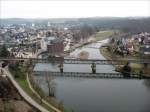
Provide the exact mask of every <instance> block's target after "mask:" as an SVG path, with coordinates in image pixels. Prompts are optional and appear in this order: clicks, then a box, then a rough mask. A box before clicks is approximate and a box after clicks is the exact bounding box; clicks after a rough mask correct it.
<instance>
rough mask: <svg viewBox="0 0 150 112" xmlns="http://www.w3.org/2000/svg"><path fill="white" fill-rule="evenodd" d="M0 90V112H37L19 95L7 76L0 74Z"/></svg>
mask: <svg viewBox="0 0 150 112" xmlns="http://www.w3.org/2000/svg"><path fill="white" fill-rule="evenodd" d="M4 84H5V85H4ZM0 90H1V91H0V112H12V111H13V112H29V111H32V112H39V111H38V110H37V109H36V108H34V107H33V106H32V105H30V104H29V103H28V102H26V101H25V100H24V99H23V98H22V97H21V95H20V94H19V92H18V91H17V89H16V88H15V87H14V86H13V84H12V83H11V81H10V80H9V78H8V77H7V76H6V77H4V76H0Z"/></svg>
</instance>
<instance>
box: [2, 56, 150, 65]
mask: <svg viewBox="0 0 150 112" xmlns="http://www.w3.org/2000/svg"><path fill="white" fill-rule="evenodd" d="M20 60H31V61H32V62H33V63H60V62H63V63H66V64H91V63H93V62H94V63H96V64H109V65H110V64H124V63H126V62H131V63H147V64H150V60H148V59H140V60H133V59H132V60H131V59H126V60H117V59H116V60H94V59H85V60H80V59H63V58H60V57H56V58H51V59H39V58H0V61H20Z"/></svg>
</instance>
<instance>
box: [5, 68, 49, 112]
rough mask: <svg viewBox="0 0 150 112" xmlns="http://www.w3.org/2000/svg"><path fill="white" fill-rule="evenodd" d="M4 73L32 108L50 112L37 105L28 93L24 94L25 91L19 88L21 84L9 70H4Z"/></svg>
mask: <svg viewBox="0 0 150 112" xmlns="http://www.w3.org/2000/svg"><path fill="white" fill-rule="evenodd" d="M3 71H4V73H5V74H6V75H7V77H8V78H9V79H10V81H11V82H12V84H13V85H14V86H15V87H16V89H17V90H18V92H19V93H20V95H21V96H22V97H23V98H24V99H25V100H26V101H27V102H28V103H29V104H31V105H32V106H34V107H35V108H37V109H38V110H40V111H41V112H49V111H48V110H46V109H45V108H43V107H42V106H41V105H39V104H38V103H36V102H35V101H34V100H33V99H32V98H31V97H30V96H29V95H28V94H27V93H25V92H24V90H23V89H22V88H21V87H20V86H19V84H18V83H17V82H16V81H15V79H14V78H13V76H12V75H11V73H10V72H9V71H8V68H5V69H3Z"/></svg>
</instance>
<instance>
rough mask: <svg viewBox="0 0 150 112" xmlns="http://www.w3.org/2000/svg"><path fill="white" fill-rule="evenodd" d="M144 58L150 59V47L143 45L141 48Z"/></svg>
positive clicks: (140, 51)
mask: <svg viewBox="0 0 150 112" xmlns="http://www.w3.org/2000/svg"><path fill="white" fill-rule="evenodd" d="M139 53H140V54H141V56H142V57H150V45H143V46H141V47H140V48H139Z"/></svg>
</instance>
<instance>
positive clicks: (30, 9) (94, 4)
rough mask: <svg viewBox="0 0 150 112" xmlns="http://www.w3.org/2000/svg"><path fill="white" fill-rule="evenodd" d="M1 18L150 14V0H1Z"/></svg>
mask: <svg viewBox="0 0 150 112" xmlns="http://www.w3.org/2000/svg"><path fill="white" fill-rule="evenodd" d="M0 5H1V6H0V18H14V17H16V18H68V17H95V16H102V17H104V16H114V17H127V16H130V17H131V16H132V17H133V16H150V0H144V1H143V0H141V1H139V0H132V1H131V0H122V1H119V0H116V1H114V0H107V1H96V0H94V1H86V0H82V1H69V0H68V1H47V0H44V1H39V0H32V1H24V0H23V1H19V0H16V1H15V0H13V1H11V0H7V1H4V0H0Z"/></svg>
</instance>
